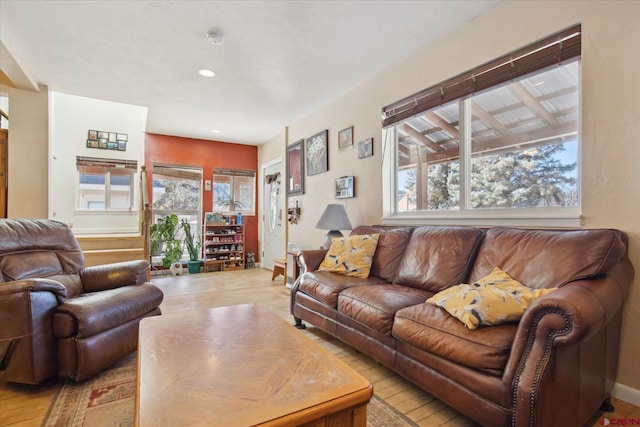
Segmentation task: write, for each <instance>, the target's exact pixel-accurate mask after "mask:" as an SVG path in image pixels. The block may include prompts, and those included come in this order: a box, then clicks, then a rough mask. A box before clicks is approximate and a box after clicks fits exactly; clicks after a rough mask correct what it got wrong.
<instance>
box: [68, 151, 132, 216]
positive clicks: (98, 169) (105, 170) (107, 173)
mask: <svg viewBox="0 0 640 427" xmlns="http://www.w3.org/2000/svg"><path fill="white" fill-rule="evenodd" d="M105 161H107V162H109V160H105ZM112 162H114V163H118V165H117V166H102V165H94V166H90V165H78V166H77V171H76V183H77V188H76V213H81V214H92V213H95V214H121V213H123V212H126V213H130V212H137V210H138V209H137V206H136V203H135V189H136V183H137V182H138V181H137V178H136V175H137V169H131V168H125V167H124V164H125V163H127V162H122V164H120V162H119V161H112ZM113 169H117V170H118V171H119V172H120V173H119V175H122V173H121V171H127V172H129V176H130V181H129V195H130V196H129V197H130V199H129V207H128V208H112V207H110V205H111V170H113ZM87 170H91V172H92V173H93V174H96V175H98V174H99V175H104V179H105V190H104V200H103V202H104V208H102V209H89V208H83V207H82V206H81V198H82V197H81V194H80V193H81V190H82V189H81V187H82V183H81V182H80V177H81V175H82V172H83V171H87Z"/></svg>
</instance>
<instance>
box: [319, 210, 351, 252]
mask: <svg viewBox="0 0 640 427" xmlns="http://www.w3.org/2000/svg"><path fill="white" fill-rule="evenodd" d="M316 228H319V229H320V230H329V231H328V232H327V234H325V236H324V245H323V247H324V248H325V249H329V248H330V247H331V238H332V237H342V236H343V234H342V232H340V230H351V228H352V227H351V222H349V217H348V216H347V211H346V210H345V208H344V206H342V205H336V204H329V205H327V207H326V208H325V210H324V212H323V213H322V216H321V217H320V219H319V220H318V223H317V224H316Z"/></svg>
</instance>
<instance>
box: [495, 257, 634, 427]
mask: <svg viewBox="0 0 640 427" xmlns="http://www.w3.org/2000/svg"><path fill="white" fill-rule="evenodd" d="M616 273H617V274H613V275H611V276H604V277H601V278H597V279H589V280H578V281H575V282H570V283H568V284H566V285H564V286H563V287H561V288H559V289H558V290H556V291H554V292H551V293H549V294H547V295H545V296H544V297H542V298H540V299H539V300H538V301H536V302H535V303H533V304H532V305H531V306H530V307H529V308H528V309H527V311H526V312H525V314H524V316H523V317H522V320H521V321H520V324H519V325H518V330H517V332H516V336H515V339H514V342H513V346H512V350H511V355H510V357H509V360H508V362H507V366H506V369H505V372H504V376H503V381H504V383H505V384H506V385H507V386H508V387H510V388H511V390H512V397H513V422H512V425H513V426H525V425H526V426H529V425H544V419H541V418H544V416H545V414H556V416H557V414H559V413H566V414H568V416H575V414H576V413H578V412H576V411H578V410H579V409H578V407H577V406H579V405H585V401H586V402H587V403H586V404H588V405H589V406H593V405H596V406H595V408H593V410H594V411H595V410H597V407H598V405H599V404H600V403H601V402H602V400H604V399H606V398H607V397H608V394H609V393H610V391H611V385H612V384H613V380H614V379H615V378H608V376H615V372H616V369H617V362H618V351H619V331H620V321H621V315H622V306H623V304H624V300H625V298H626V295H627V293H628V290H629V284H630V282H631V279H632V278H633V269H632V268H631V265H630V264H629V265H626V264H624V263H622V264H621V265H620V266H619V268H618V271H617V272H616ZM585 370H589V375H588V377H590V378H591V381H589V380H585V379H583V378H582V377H581V375H582V374H584V372H585ZM548 373H550V374H549V375H545V374H548ZM593 378H596V379H597V380H595V381H594V380H593ZM594 387H595V390H594ZM607 388H608V389H607ZM549 396H555V398H553V397H552V398H550V397H549ZM567 396H572V398H571V399H569V398H566V397H567ZM589 399H595V400H598V399H600V401H599V402H589ZM572 405H576V407H572ZM572 414H573V415H572ZM577 421H578V420H576V419H575V418H574V419H573V420H567V422H568V424H567V425H571V424H573V423H576V422H577ZM540 423H542V424H540Z"/></svg>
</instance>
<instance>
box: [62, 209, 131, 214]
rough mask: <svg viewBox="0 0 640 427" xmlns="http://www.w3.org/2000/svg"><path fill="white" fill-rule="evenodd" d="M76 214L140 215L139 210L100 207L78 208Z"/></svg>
mask: <svg viewBox="0 0 640 427" xmlns="http://www.w3.org/2000/svg"><path fill="white" fill-rule="evenodd" d="M74 213H75V214H76V215H138V210H137V209H135V210H128V209H122V210H108V211H107V210H99V209H76V210H75V211H74Z"/></svg>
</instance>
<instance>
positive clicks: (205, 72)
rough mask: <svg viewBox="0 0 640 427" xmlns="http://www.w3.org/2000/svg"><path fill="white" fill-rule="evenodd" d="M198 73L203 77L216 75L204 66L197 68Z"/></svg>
mask: <svg viewBox="0 0 640 427" xmlns="http://www.w3.org/2000/svg"><path fill="white" fill-rule="evenodd" d="M198 74H200V75H201V76H203V77H213V76H215V75H216V73H214V72H213V71H212V70H208V69H206V68H203V69H202V70H199V71H198Z"/></svg>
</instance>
